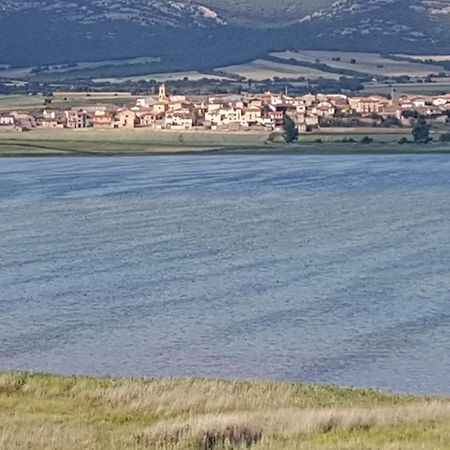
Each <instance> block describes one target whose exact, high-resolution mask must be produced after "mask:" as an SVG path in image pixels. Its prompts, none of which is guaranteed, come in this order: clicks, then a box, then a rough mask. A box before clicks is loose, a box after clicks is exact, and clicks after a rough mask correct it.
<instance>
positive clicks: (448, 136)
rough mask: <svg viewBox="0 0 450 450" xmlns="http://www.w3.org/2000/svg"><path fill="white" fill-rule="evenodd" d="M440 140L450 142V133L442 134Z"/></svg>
mask: <svg viewBox="0 0 450 450" xmlns="http://www.w3.org/2000/svg"><path fill="white" fill-rule="evenodd" d="M440 141H441V142H450V133H444V134H441V137H440Z"/></svg>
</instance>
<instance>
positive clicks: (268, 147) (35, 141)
mask: <svg viewBox="0 0 450 450" xmlns="http://www.w3.org/2000/svg"><path fill="white" fill-rule="evenodd" d="M394 131H397V132H396V133H387V132H386V131H383V130H382V129H374V131H373V132H372V133H353V132H351V130H349V131H348V132H341V133H329V132H328V133H312V134H307V135H301V136H300V139H299V142H297V143H293V144H288V145H287V144H283V143H279V141H280V136H278V139H277V142H278V143H275V142H269V141H268V138H269V134H268V133H266V134H265V133H249V132H247V133H246V132H241V133H230V132H223V133H219V132H210V131H209V132H208V131H184V132H181V131H180V132H178V131H154V130H149V129H140V130H139V129H137V130H129V131H125V130H94V129H89V130H48V131H46V130H39V131H31V132H24V133H0V156H90V155H94V156H95V155H98V156H102V155H104V156H110V155H158V154H172V153H200V152H222V153H236V152H238V153H245V154H256V153H280V154H281V153H289V154H330V155H331V154H383V153H443V152H445V153H447V152H450V145H449V144H444V143H440V142H434V143H430V144H427V145H418V144H413V143H408V144H404V145H400V144H398V141H399V140H400V139H401V138H402V137H407V138H409V139H410V138H411V136H410V133H409V131H408V130H401V129H400V130H394ZM365 136H369V137H371V138H372V139H373V140H374V142H373V143H371V144H361V143H360V141H361V140H362V139H363V138H364V137H365ZM434 138H435V140H436V141H437V139H438V136H437V135H435V136H434ZM344 139H353V140H354V141H355V142H342V141H343V140H344Z"/></svg>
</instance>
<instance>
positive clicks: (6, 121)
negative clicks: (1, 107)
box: [0, 115, 16, 127]
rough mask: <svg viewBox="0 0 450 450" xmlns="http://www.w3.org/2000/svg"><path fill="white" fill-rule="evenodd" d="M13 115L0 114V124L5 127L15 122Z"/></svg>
mask: <svg viewBox="0 0 450 450" xmlns="http://www.w3.org/2000/svg"><path fill="white" fill-rule="evenodd" d="M15 122H16V121H15V119H14V116H12V115H11V116H10V115H8V116H0V126H2V127H6V126H14V124H15Z"/></svg>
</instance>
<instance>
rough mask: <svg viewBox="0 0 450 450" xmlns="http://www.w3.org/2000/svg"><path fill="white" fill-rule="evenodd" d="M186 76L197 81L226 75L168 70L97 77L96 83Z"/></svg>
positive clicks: (165, 79) (163, 79) (175, 78)
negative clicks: (146, 73) (123, 75)
mask: <svg viewBox="0 0 450 450" xmlns="http://www.w3.org/2000/svg"><path fill="white" fill-rule="evenodd" d="M184 78H188V79H189V80H192V81H196V80H201V79H203V78H208V79H210V80H223V79H224V77H222V76H219V75H211V74H206V73H202V72H197V71H189V72H166V73H151V74H148V75H136V76H130V77H116V78H114V77H110V78H95V79H94V80H93V81H94V83H105V82H109V83H123V82H125V81H141V80H144V81H151V80H154V81H157V82H163V81H170V80H182V79H184Z"/></svg>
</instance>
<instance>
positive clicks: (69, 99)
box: [0, 92, 137, 112]
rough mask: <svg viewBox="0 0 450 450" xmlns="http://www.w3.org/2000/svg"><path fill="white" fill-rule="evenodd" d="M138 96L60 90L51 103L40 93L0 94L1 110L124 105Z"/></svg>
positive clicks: (121, 93) (120, 93) (119, 93)
mask: <svg viewBox="0 0 450 450" xmlns="http://www.w3.org/2000/svg"><path fill="white" fill-rule="evenodd" d="M136 98H137V96H133V95H131V94H127V93H123V92H104V93H91V94H86V93H77V92H60V93H55V94H54V96H53V97H52V98H51V101H52V102H51V104H45V97H43V96H42V95H41V94H38V95H0V112H1V111H11V110H14V109H18V110H21V111H24V110H33V109H39V108H41V109H42V108H44V107H45V108H46V109H56V108H72V107H76V106H86V105H92V104H105V103H112V104H115V105H119V106H120V105H123V104H127V103H134V102H135V101H136Z"/></svg>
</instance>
